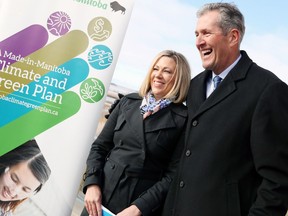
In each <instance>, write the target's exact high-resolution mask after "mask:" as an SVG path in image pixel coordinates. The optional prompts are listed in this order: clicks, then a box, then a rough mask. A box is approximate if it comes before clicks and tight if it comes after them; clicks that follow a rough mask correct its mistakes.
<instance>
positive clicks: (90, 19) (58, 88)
mask: <svg viewBox="0 0 288 216" xmlns="http://www.w3.org/2000/svg"><path fill="white" fill-rule="evenodd" d="M133 4H134V0H125V1H124V0H118V1H113V0H110V1H109V0H27V1H23V0H13V1H11V0H1V2H0V29H1V31H0V159H1V157H4V156H5V155H6V156H7V155H8V154H9V153H11V152H12V151H13V150H16V148H17V147H19V146H21V145H22V144H24V143H25V142H27V141H28V140H31V139H34V141H35V142H36V143H37V145H38V146H39V148H40V150H41V153H42V154H43V156H44V158H45V160H46V161H47V164H48V165H49V168H50V170H51V175H50V176H49V179H48V180H47V182H45V184H44V185H43V187H42V188H41V191H39V192H38V193H36V194H35V193H34V194H33V195H32V196H29V197H28V198H26V199H25V201H24V202H23V203H21V204H20V205H19V208H16V209H15V211H14V215H27V216H28V215H29V216H32V215H37V216H40V215H48V216H50V215H53V216H66V215H67V216H68V215H71V211H72V208H73V204H74V201H75V198H76V195H77V193H78V190H79V184H80V181H81V176H82V175H83V171H84V170H85V161H86V158H87V155H88V152H89V149H90V145H91V143H92V141H93V140H94V138H95V137H94V136H95V133H96V128H97V124H98V121H99V119H100V117H101V114H102V110H103V106H104V102H105V98H106V95H107V91H108V88H109V85H110V82H111V79H112V76H113V72H114V69H115V66H116V62H117V58H118V55H119V52H120V49H121V45H122V41H123V39H124V36H125V33H126V29H127V26H128V23H129V20H130V16H131V12H132V9H133ZM23 146H24V145H23ZM24 151H25V150H24ZM0 161H1V160H0ZM4 168H5V167H4ZM4 168H3V173H2V174H3V175H4V174H5V173H6V174H7V173H8V172H9V170H10V171H11V170H12V168H10V169H9V167H8V168H6V169H4ZM0 169H1V166H0ZM7 170H8V171H7ZM4 171H5V172H4ZM0 172H1V170H0ZM2 174H1V173H0V190H1V191H0V193H2V195H3V197H4V198H8V197H13V198H14V196H12V195H11V194H12V192H11V191H12V189H8V188H9V187H8V186H5V185H4V186H3V185H1V184H3V182H4V183H5V181H1V175H2ZM7 175H8V174H7ZM27 175H28V174H27ZM13 177H14V176H13V174H9V178H12V180H13V181H14V179H13ZM36 182H37V181H36ZM14 183H15V182H14ZM19 184H20V183H19ZM15 185H16V183H15ZM3 188H4V189H3ZM8 195H9V196H8ZM4 198H3V199H4ZM1 201H2V200H1V195H0V203H1ZM24 203H25V205H24ZM0 206H2V205H0ZM23 206H25V208H23ZM0 209H1V208H0ZM4 209H5V208H4V207H3V208H2V209H1V211H0V215H2V214H4V213H3V212H4ZM19 209H21V210H19ZM6 210H7V208H6ZM1 213H2V214H1ZM7 214H8V213H7Z"/></svg>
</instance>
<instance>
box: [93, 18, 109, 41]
mask: <svg viewBox="0 0 288 216" xmlns="http://www.w3.org/2000/svg"><path fill="white" fill-rule="evenodd" d="M111 32H112V25H111V23H110V21H109V20H108V19H106V18H105V17H96V18H94V19H92V20H91V21H90V22H89V25H88V35H89V37H90V38H91V39H92V40H94V41H104V40H106V39H108V38H109V37H110V35H111Z"/></svg>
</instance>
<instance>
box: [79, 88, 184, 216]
mask: <svg viewBox="0 0 288 216" xmlns="http://www.w3.org/2000/svg"><path fill="white" fill-rule="evenodd" d="M141 102H142V98H141V97H139V95H138V94H136V93H133V94H129V95H127V96H125V97H123V98H122V99H121V100H120V102H119V104H118V105H117V106H116V108H115V109H114V110H113V112H112V113H111V115H110V117H109V119H108V120H107V122H106V124H105V127H104V128H103V130H102V132H101V134H100V135H99V137H97V139H96V140H95V141H94V143H93V144H92V147H91V150H90V153H89V156H88V159H87V173H86V180H85V183H84V190H83V191H84V193H85V192H86V189H87V186H89V185H91V184H97V185H99V186H100V187H101V189H102V196H103V198H102V204H103V205H104V206H106V207H107V208H108V209H110V210H111V211H112V212H114V213H118V212H120V211H121V210H123V209H124V208H126V207H128V206H130V205H131V204H135V205H136V206H137V207H138V208H139V209H140V210H141V212H142V214H143V215H160V213H159V211H161V206H162V204H163V201H164V199H165V197H166V194H167V191H168V189H169V185H170V182H171V180H172V178H173V174H174V171H175V169H176V165H177V164H178V158H179V155H180V151H181V150H182V144H183V142H182V139H183V137H184V136H183V131H184V128H185V124H186V117H187V110H186V107H185V106H184V105H183V104H178V105H176V104H173V103H172V104H171V105H169V106H168V107H166V108H164V109H162V110H160V111H158V112H156V113H155V114H153V115H150V116H149V117H147V118H146V119H145V120H143V117H142V115H141V113H140V108H139V107H140V105H141ZM176 147H177V148H176Z"/></svg>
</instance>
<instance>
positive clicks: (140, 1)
mask: <svg viewBox="0 0 288 216" xmlns="http://www.w3.org/2000/svg"><path fill="white" fill-rule="evenodd" d="M207 2H210V1H207V0H206V1H205V0H157V1H156V0H145V1H144V0H135V5H134V8H133V12H132V16H131V19H130V22H129V25H128V29H127V32H126V36H125V38H124V42H123V45H122V49H121V52H120V55H119V58H118V63H117V66H116V69H115V72H114V76H113V79H112V82H113V83H115V84H117V85H122V86H125V87H128V88H131V89H135V90H138V88H139V86H140V85H141V82H142V80H143V79H144V77H145V74H146V73H147V70H148V67H149V65H150V63H151V61H152V59H153V58H154V56H155V55H156V54H157V53H158V52H160V51H161V50H164V49H174V50H176V51H178V52H181V53H183V54H184V55H185V56H186V57H187V59H188V60H189V63H190V66H191V68H192V77H194V76H195V75H196V74H198V73H200V72H201V71H203V68H202V66H201V61H200V56H199V54H198V51H197V50H196V47H195V35H194V30H195V24H196V15H195V13H196V11H197V9H198V8H199V7H200V6H201V5H203V4H204V3H207ZM223 2H234V3H235V4H236V5H237V6H238V7H239V9H240V10H241V11H242V13H243V15H244V17H245V22H246V33H245V36H244V39H243V42H242V46H241V49H244V50H246V51H247V52H248V55H249V56H250V58H252V60H253V61H254V62H256V63H257V64H258V65H260V66H262V67H264V68H266V69H269V70H271V71H272V72H274V73H275V74H276V75H277V76H278V77H279V78H281V79H282V80H283V81H285V82H286V83H288V51H287V50H288V36H287V35H288V14H287V8H288V3H287V1H263V0H254V1H251V0H235V1H223Z"/></svg>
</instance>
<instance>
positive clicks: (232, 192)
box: [226, 183, 241, 216]
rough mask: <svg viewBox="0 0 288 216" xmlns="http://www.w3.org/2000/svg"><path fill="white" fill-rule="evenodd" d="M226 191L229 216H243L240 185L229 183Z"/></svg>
mask: <svg viewBox="0 0 288 216" xmlns="http://www.w3.org/2000/svg"><path fill="white" fill-rule="evenodd" d="M226 191H227V208H228V209H227V212H228V216H241V210H240V201H239V190H238V184H237V183H228V184H227V185H226Z"/></svg>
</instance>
